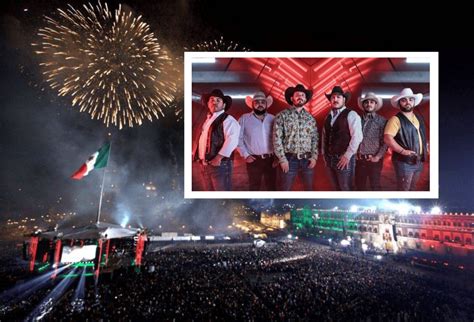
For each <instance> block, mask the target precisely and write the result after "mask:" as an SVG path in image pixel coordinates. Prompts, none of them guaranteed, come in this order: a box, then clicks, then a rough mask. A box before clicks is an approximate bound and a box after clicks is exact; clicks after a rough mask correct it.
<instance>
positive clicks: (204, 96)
mask: <svg viewBox="0 0 474 322" xmlns="http://www.w3.org/2000/svg"><path fill="white" fill-rule="evenodd" d="M211 96H214V97H220V98H222V100H223V101H224V104H225V108H224V111H227V110H228V109H229V108H230V106H231V105H232V97H230V96H228V95H224V93H222V91H221V90H220V89H213V90H212V92H210V93H207V94H202V95H201V99H202V102H203V104H204V105H206V106H207V102H208V101H209V98H210V97H211Z"/></svg>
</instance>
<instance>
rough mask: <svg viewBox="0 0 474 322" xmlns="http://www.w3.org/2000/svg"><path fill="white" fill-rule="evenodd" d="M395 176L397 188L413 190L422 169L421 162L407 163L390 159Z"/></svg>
mask: <svg viewBox="0 0 474 322" xmlns="http://www.w3.org/2000/svg"><path fill="white" fill-rule="evenodd" d="M392 162H393V167H394V169H395V175H396V176H397V189H398V190H400V191H414V190H416V184H417V182H418V179H419V178H420V175H421V171H422V170H423V162H417V163H416V164H408V163H406V162H403V161H399V160H392Z"/></svg>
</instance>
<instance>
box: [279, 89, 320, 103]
mask: <svg viewBox="0 0 474 322" xmlns="http://www.w3.org/2000/svg"><path fill="white" fill-rule="evenodd" d="M295 92H303V93H304V94H305V95H306V102H309V100H310V99H311V97H312V96H313V91H311V90H309V89H306V88H304V86H303V85H302V84H298V85H296V86H295V87H288V88H287V89H286V91H285V99H286V101H287V102H288V104H290V105H293V102H292V101H291V97H292V96H293V94H294V93H295Z"/></svg>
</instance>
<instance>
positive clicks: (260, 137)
mask: <svg viewBox="0 0 474 322" xmlns="http://www.w3.org/2000/svg"><path fill="white" fill-rule="evenodd" d="M245 103H246V105H247V106H248V107H249V108H251V109H252V112H250V113H246V114H243V115H242V116H241V117H240V119H239V124H240V137H239V146H238V150H239V153H240V155H241V156H242V157H243V158H244V159H245V162H246V164H247V173H248V178H249V190H251V191H254V190H261V189H260V187H261V184H262V181H264V182H265V187H266V190H270V191H271V190H275V169H274V168H273V166H272V163H273V142H272V130H273V120H274V118H275V117H274V116H273V115H272V114H270V113H268V112H267V111H268V108H269V107H270V106H271V105H272V103H273V98H272V97H271V96H270V95H269V96H265V94H264V93H263V92H257V93H255V95H254V96H253V97H250V96H247V97H246V99H245Z"/></svg>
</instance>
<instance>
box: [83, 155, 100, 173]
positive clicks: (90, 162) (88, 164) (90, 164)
mask: <svg viewBox="0 0 474 322" xmlns="http://www.w3.org/2000/svg"><path fill="white" fill-rule="evenodd" d="M98 156H99V151H97V152H95V153H94V154H93V155H91V156H90V157H89V159H87V161H86V167H87V170H86V173H84V177H85V176H87V175H88V174H89V172H91V171H92V170H93V169H94V165H95V161H96V160H97V157H98Z"/></svg>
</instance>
